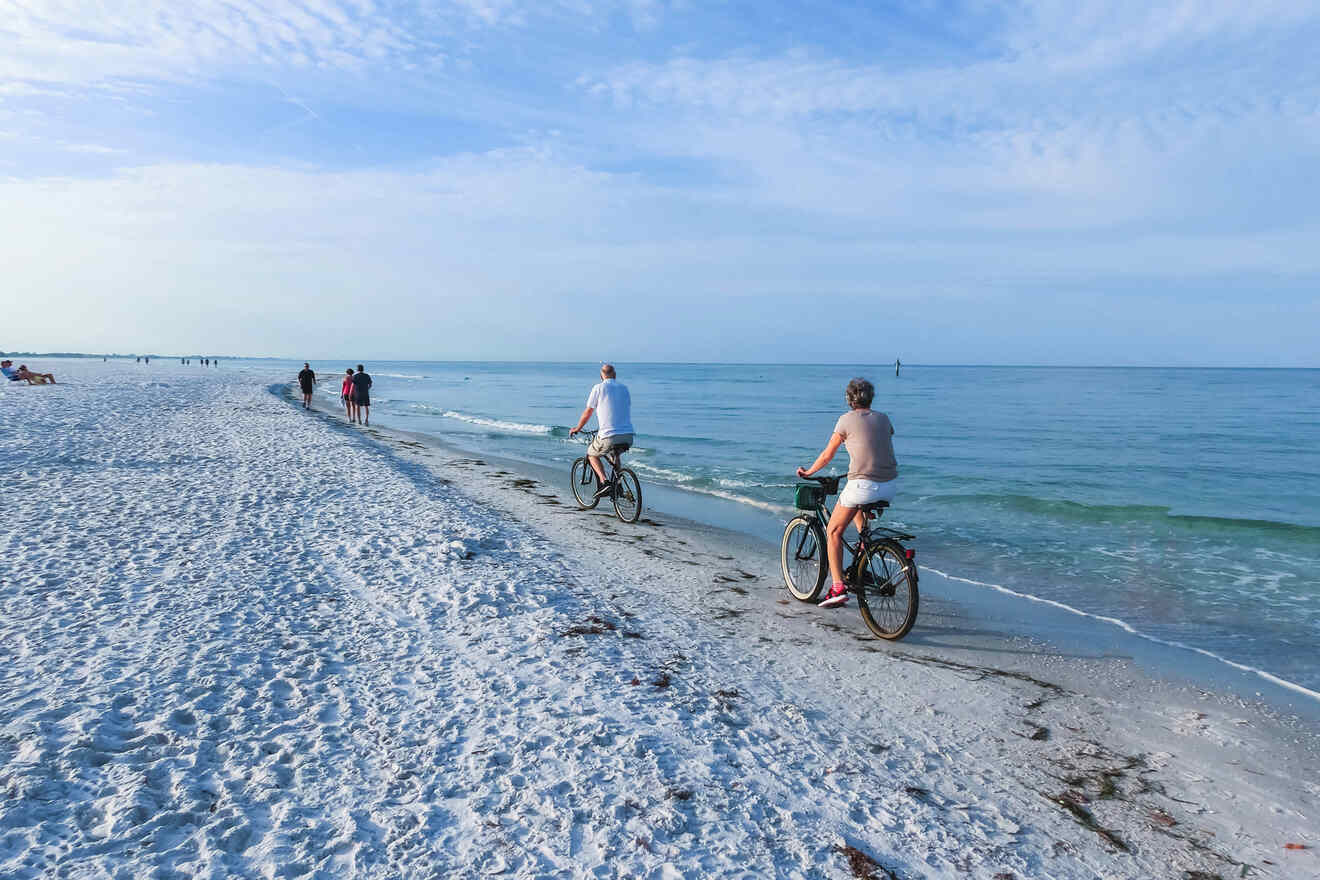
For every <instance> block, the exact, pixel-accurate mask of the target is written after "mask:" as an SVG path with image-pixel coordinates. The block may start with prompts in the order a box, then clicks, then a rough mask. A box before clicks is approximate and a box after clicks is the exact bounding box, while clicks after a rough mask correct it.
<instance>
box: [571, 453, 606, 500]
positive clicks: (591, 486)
mask: <svg viewBox="0 0 1320 880" xmlns="http://www.w3.org/2000/svg"><path fill="white" fill-rule="evenodd" d="M568 479H569V484H570V485H571V486H572V487H573V498H574V499H575V500H576V501H577V503H578V507H580V508H582V509H583V510H591V509H592V508H593V507H595V506H596V505H597V504H599V503H600V498H599V497H597V495H596V487H597V484H598V483H599V480H598V479H597V478H596V472H595V471H593V470H592V469H591V465H590V464H588V463H587V459H586V458H585V457H583V458H579V459H578V460H577V461H575V462H573V468H572V470H570V471H569V472H568Z"/></svg>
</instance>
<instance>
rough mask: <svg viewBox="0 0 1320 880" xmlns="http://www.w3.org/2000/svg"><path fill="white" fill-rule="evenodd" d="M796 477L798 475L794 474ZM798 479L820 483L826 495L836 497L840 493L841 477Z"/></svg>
mask: <svg viewBox="0 0 1320 880" xmlns="http://www.w3.org/2000/svg"><path fill="white" fill-rule="evenodd" d="M794 476H797V475H796V474H794ZM798 479H801V480H810V481H811V482H813V483H820V485H821V488H822V489H824V490H825V494H826V495H836V494H838V492H839V480H840V478H839V477H798Z"/></svg>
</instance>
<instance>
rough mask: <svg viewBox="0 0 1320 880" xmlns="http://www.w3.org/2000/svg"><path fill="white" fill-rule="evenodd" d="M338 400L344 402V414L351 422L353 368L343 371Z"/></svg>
mask: <svg viewBox="0 0 1320 880" xmlns="http://www.w3.org/2000/svg"><path fill="white" fill-rule="evenodd" d="M339 399H340V400H342V401H343V402H344V412H345V413H346V414H347V415H348V420H349V421H350V422H351V421H353V368H352V367H349V368H348V369H347V370H344V384H342V385H340V386H339Z"/></svg>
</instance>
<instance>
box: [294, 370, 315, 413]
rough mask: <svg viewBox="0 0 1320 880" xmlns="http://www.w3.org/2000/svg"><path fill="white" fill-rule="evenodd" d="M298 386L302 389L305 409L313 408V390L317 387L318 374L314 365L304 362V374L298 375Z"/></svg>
mask: <svg viewBox="0 0 1320 880" xmlns="http://www.w3.org/2000/svg"><path fill="white" fill-rule="evenodd" d="M298 386H299V387H300V388H302V396H303V409H311V408H312V389H313V388H315V387H316V374H315V373H313V372H312V365H311V364H309V363H306V362H304V363H303V368H302V372H300V373H299V374H298Z"/></svg>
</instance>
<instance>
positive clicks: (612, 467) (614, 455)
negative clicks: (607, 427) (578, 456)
mask: <svg viewBox="0 0 1320 880" xmlns="http://www.w3.org/2000/svg"><path fill="white" fill-rule="evenodd" d="M581 433H583V434H586V435H588V437H589V439H588V440H587V445H588V446H590V445H591V441H592V440H595V439H596V435H597V434H598V433H600V432H599V431H582V432H581ZM598 457H599V458H600V460H601V462H602V465H601V467H602V468H604V466H605V465H606V464H608V465H609V468H607V469H606V470H605V477H606V482H610V481H612V480H613V479H615V477H616V476H617V475H618V470H619V468H620V467H622V466H623V465H621V464H620V463H619V450H618V449H616V448H615V447H610V451H609V452H608V453H606V454H605V455H601V456H598ZM587 461H588V462H590V461H591V456H590V455H588V456H587Z"/></svg>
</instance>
